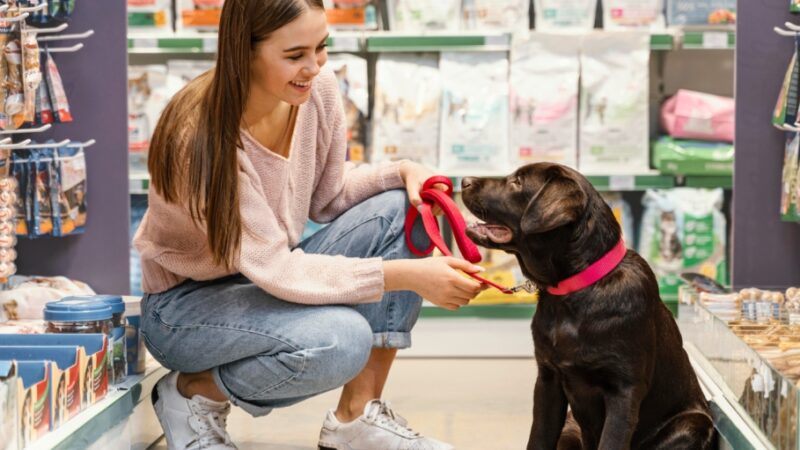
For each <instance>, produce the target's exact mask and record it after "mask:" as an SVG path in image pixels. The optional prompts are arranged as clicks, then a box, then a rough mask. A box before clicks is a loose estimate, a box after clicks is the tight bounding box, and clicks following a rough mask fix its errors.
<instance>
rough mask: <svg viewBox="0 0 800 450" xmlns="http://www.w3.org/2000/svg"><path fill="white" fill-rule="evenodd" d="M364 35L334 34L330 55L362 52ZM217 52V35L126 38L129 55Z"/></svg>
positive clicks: (139, 36) (330, 41)
mask: <svg viewBox="0 0 800 450" xmlns="http://www.w3.org/2000/svg"><path fill="white" fill-rule="evenodd" d="M365 41H366V37H365V35H364V33H360V32H353V33H344V32H341V33H336V34H335V35H332V36H331V37H329V38H328V40H327V44H328V51H329V52H331V53H342V52H360V51H363V50H364V44H365ZM216 51H217V34H216V33H208V34H189V35H178V34H161V35H147V34H132V35H129V36H128V53H131V54H145V55H146V54H173V53H175V54H185V53H198V54H212V53H216Z"/></svg>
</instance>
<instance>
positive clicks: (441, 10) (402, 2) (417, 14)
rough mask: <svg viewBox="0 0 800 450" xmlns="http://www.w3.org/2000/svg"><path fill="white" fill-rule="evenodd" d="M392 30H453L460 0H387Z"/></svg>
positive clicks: (456, 28) (457, 18)
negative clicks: (433, 0)
mask: <svg viewBox="0 0 800 450" xmlns="http://www.w3.org/2000/svg"><path fill="white" fill-rule="evenodd" d="M388 5H389V27H390V29H391V30H392V31H406V32H420V31H454V30H458V27H459V15H460V13H461V0H437V1H435V2H432V1H430V0H389V2H388Z"/></svg>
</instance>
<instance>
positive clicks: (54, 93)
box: [45, 47, 72, 123]
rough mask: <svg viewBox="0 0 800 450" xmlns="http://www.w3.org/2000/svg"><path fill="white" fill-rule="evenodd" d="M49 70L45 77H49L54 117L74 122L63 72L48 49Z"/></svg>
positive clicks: (61, 121) (49, 91)
mask: <svg viewBox="0 0 800 450" xmlns="http://www.w3.org/2000/svg"><path fill="white" fill-rule="evenodd" d="M45 52H46V54H47V66H46V69H47V71H46V72H45V77H46V78H47V92H48V94H49V96H50V104H51V105H52V108H53V117H54V118H55V120H56V122H59V123H63V122H72V113H70V110H69V102H68V101H67V94H66V93H65V92H64V84H63V83H62V81H61V74H60V73H59V72H58V66H56V62H55V60H53V55H52V54H51V53H50V52H49V51H47V48H46V47H45Z"/></svg>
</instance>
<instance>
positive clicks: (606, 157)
mask: <svg viewBox="0 0 800 450" xmlns="http://www.w3.org/2000/svg"><path fill="white" fill-rule="evenodd" d="M649 69H650V34H649V33H646V32H637V31H628V32H617V33H595V34H593V35H591V36H590V37H588V38H587V39H584V41H583V52H582V53H581V106H580V111H581V113H580V124H579V130H580V135H579V136H580V137H579V146H578V148H579V155H578V167H579V168H580V170H581V171H582V172H585V173H602V174H609V173H611V174H614V173H620V172H624V173H642V172H646V171H647V170H649V153H650V140H649V136H650V132H649V125H650V118H649V114H650V113H649V111H650V109H649V106H648V103H649V88H650V74H649Z"/></svg>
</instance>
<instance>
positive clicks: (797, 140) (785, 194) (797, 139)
mask: <svg viewBox="0 0 800 450" xmlns="http://www.w3.org/2000/svg"><path fill="white" fill-rule="evenodd" d="M799 150H800V133H795V132H787V133H786V152H785V154H784V158H783V174H782V181H783V183H782V185H781V186H782V189H781V215H786V214H790V213H793V214H797V213H798V212H799V211H798V210H794V211H792V209H793V208H794V205H795V204H796V201H797V198H796V195H797V189H796V184H797V182H798V180H797V171H798V151H799Z"/></svg>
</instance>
